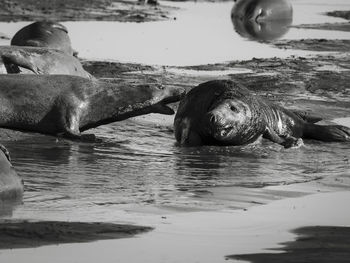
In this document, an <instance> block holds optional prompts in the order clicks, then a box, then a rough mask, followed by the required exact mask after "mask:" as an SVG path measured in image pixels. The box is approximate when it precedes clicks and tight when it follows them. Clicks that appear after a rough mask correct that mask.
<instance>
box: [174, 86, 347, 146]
mask: <svg viewBox="0 0 350 263" xmlns="http://www.w3.org/2000/svg"><path fill="white" fill-rule="evenodd" d="M318 120H319V119H313V118H308V117H307V115H303V114H299V113H298V112H292V111H289V110H287V109H284V108H282V107H280V106H278V105H275V104H272V103H270V102H268V101H266V100H264V99H263V98H261V97H259V96H256V95H253V94H252V93H251V92H250V91H249V90H248V89H246V88H245V87H243V86H242V85H241V84H239V83H236V82H234V81H231V80H213V81H209V82H205V83H202V84H200V85H199V86H197V87H195V88H193V89H192V90H191V91H189V92H188V93H187V95H186V96H185V97H184V98H183V99H182V100H181V102H180V105H179V108H178V111H177V113H176V116H175V121H174V126H175V137H176V140H177V141H178V142H179V143H180V144H181V145H189V146H196V145H203V144H207V145H245V144H248V143H251V142H254V141H255V140H257V139H258V138H259V137H260V136H263V137H264V138H267V139H269V140H271V141H273V142H276V143H279V144H281V145H283V146H284V147H285V148H289V147H299V146H300V145H302V139H301V138H305V139H315V140H321V141H328V142H332V141H347V142H350V129H349V128H347V127H344V126H341V125H327V126H326V125H325V126H323V125H317V124H314V123H313V122H315V121H318Z"/></svg>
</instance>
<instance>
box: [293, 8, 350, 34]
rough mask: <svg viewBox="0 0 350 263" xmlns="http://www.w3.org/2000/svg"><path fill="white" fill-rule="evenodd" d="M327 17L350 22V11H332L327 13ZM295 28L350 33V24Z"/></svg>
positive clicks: (296, 26)
mask: <svg viewBox="0 0 350 263" xmlns="http://www.w3.org/2000/svg"><path fill="white" fill-rule="evenodd" d="M325 15H327V16H333V17H339V18H344V19H347V20H350V11H346V10H342V11H339V10H337V11H331V12H327V13H325ZM292 27H295V28H304V29H322V30H338V31H345V32H349V31H350V23H349V22H343V23H323V24H302V25H295V26H292Z"/></svg>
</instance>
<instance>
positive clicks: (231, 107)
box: [230, 105, 238, 112]
mask: <svg viewBox="0 0 350 263" xmlns="http://www.w3.org/2000/svg"><path fill="white" fill-rule="evenodd" d="M230 109H231V110H232V111H233V112H237V111H238V110H237V108H236V107H235V106H232V105H231V106H230Z"/></svg>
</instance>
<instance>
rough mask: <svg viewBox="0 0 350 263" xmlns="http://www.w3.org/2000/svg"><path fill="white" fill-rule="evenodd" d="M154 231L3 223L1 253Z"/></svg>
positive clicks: (113, 226)
mask: <svg viewBox="0 0 350 263" xmlns="http://www.w3.org/2000/svg"><path fill="white" fill-rule="evenodd" d="M150 230H152V228H150V227H144V226H135V225H122V224H112V223H83V222H61V221H40V222H32V221H23V220H19V221H6V220H5V221H3V222H0V249H8V248H29V247H40V246H44V245H52V244H61V243H78V242H79V243H80V242H91V241H94V240H103V239H116V238H126V237H132V236H134V235H136V234H140V233H144V232H148V231H150Z"/></svg>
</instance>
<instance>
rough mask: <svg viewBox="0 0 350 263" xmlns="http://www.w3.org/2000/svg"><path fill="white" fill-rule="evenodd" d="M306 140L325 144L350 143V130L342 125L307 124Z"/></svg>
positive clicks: (305, 130)
mask: <svg viewBox="0 0 350 263" xmlns="http://www.w3.org/2000/svg"><path fill="white" fill-rule="evenodd" d="M303 137H304V138H306V139H314V140H320V141H324V142H350V128H348V127H345V126H342V125H317V124H313V123H307V124H306V125H305V129H304V136H303Z"/></svg>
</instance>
